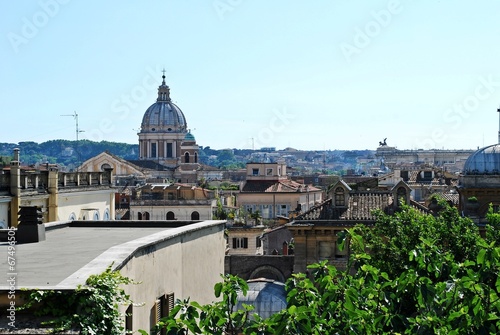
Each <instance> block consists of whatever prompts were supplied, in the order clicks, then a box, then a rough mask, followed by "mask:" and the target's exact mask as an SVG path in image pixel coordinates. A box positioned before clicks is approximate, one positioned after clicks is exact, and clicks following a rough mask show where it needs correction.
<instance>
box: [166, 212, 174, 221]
mask: <svg viewBox="0 0 500 335" xmlns="http://www.w3.org/2000/svg"><path fill="white" fill-rule="evenodd" d="M167 220H175V214H174V212H168V213H167Z"/></svg>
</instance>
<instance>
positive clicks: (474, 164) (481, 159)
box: [464, 144, 500, 175]
mask: <svg viewBox="0 0 500 335" xmlns="http://www.w3.org/2000/svg"><path fill="white" fill-rule="evenodd" d="M464 174H466V175H467V174H468V175H471V174H479V175H481V174H500V144H493V145H490V146H487V147H484V148H482V149H479V150H477V151H476V152H474V153H473V154H472V155H470V156H469V158H467V161H466V162H465V165H464Z"/></svg>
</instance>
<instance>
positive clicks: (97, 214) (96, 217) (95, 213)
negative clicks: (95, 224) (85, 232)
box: [94, 211, 99, 221]
mask: <svg viewBox="0 0 500 335" xmlns="http://www.w3.org/2000/svg"><path fill="white" fill-rule="evenodd" d="M97 220H99V211H95V212H94V221H97Z"/></svg>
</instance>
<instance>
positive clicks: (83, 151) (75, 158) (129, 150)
mask: <svg viewBox="0 0 500 335" xmlns="http://www.w3.org/2000/svg"><path fill="white" fill-rule="evenodd" d="M14 148H19V150H20V155H21V163H22V164H23V165H32V164H40V163H57V164H60V165H64V166H67V167H70V168H71V167H74V166H75V165H78V163H82V162H84V161H85V160H87V159H89V158H91V157H93V156H96V155H98V154H100V153H101V152H103V151H108V152H110V153H112V154H114V155H117V156H119V157H122V158H124V159H137V157H138V155H139V153H138V151H139V148H138V145H137V144H127V143H117V142H107V141H101V142H93V141H89V140H80V141H78V142H77V141H68V140H52V141H47V142H43V143H36V142H19V143H18V144H15V143H0V156H2V157H12V156H13V150H14ZM3 161H5V159H4V160H3Z"/></svg>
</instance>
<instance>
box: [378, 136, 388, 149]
mask: <svg viewBox="0 0 500 335" xmlns="http://www.w3.org/2000/svg"><path fill="white" fill-rule="evenodd" d="M386 140H387V137H386V138H384V141H383V142H382V141H379V142H378V145H379V146H381V147H383V146H386V145H387V142H386Z"/></svg>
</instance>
